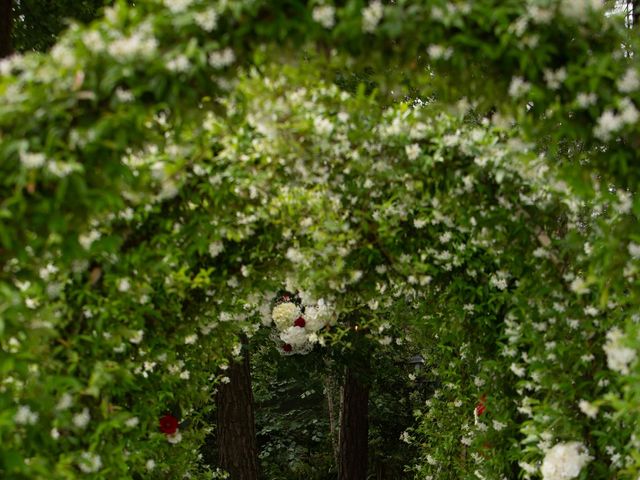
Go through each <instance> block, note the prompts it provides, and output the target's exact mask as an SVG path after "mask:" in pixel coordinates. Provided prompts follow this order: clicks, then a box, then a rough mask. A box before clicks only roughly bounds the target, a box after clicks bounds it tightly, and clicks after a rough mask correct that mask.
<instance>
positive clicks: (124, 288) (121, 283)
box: [118, 278, 131, 293]
mask: <svg viewBox="0 0 640 480" xmlns="http://www.w3.org/2000/svg"><path fill="white" fill-rule="evenodd" d="M130 288H131V282H130V281H129V279H128V278H121V279H120V280H118V291H119V292H122V293H125V292H128V291H129V289H130Z"/></svg>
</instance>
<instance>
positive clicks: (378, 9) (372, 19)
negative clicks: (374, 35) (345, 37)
mask: <svg viewBox="0 0 640 480" xmlns="http://www.w3.org/2000/svg"><path fill="white" fill-rule="evenodd" d="M383 15H384V9H383V8H382V2H380V0H374V1H373V2H371V3H370V4H369V6H368V7H366V8H365V9H363V10H362V30H363V31H365V32H369V33H371V32H373V31H375V29H376V27H377V26H378V23H380V20H382V16H383Z"/></svg>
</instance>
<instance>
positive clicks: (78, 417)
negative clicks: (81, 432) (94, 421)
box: [71, 408, 91, 429]
mask: <svg viewBox="0 0 640 480" xmlns="http://www.w3.org/2000/svg"><path fill="white" fill-rule="evenodd" d="M90 420H91V415H90V414H89V409H88V408H84V409H82V412H80V413H76V414H75V415H74V416H73V418H72V419H71V421H72V422H73V424H74V425H75V426H76V427H78V428H82V429H84V428H87V425H89V421H90Z"/></svg>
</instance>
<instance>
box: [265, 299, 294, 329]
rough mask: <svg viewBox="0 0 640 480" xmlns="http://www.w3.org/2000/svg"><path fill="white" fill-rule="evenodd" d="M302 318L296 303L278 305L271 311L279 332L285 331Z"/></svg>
mask: <svg viewBox="0 0 640 480" xmlns="http://www.w3.org/2000/svg"><path fill="white" fill-rule="evenodd" d="M299 316H300V309H299V308H298V306H297V305H296V304H295V303H292V302H284V303H280V304H278V305H276V306H275V307H274V308H273V310H272V311H271V318H272V319H273V321H274V323H275V324H276V327H277V328H278V329H279V330H284V329H286V328H288V327H290V326H292V325H293V322H294V321H295V320H296V319H297V318H298V317H299Z"/></svg>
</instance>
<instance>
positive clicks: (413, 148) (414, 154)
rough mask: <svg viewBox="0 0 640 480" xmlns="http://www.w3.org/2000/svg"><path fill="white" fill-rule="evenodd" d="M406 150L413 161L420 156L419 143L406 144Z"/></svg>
mask: <svg viewBox="0 0 640 480" xmlns="http://www.w3.org/2000/svg"><path fill="white" fill-rule="evenodd" d="M404 151H405V153H406V154H407V158H408V159H409V160H412V161H413V160H415V159H416V158H418V157H419V156H420V153H421V150H420V145H418V144H417V143H413V144H411V145H407V146H405V147H404Z"/></svg>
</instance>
